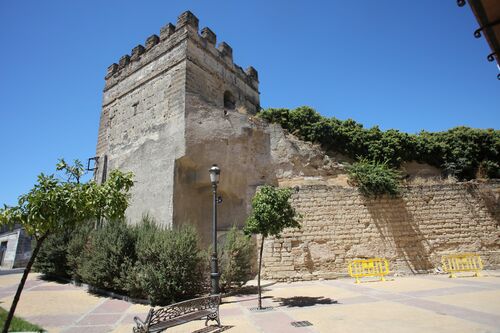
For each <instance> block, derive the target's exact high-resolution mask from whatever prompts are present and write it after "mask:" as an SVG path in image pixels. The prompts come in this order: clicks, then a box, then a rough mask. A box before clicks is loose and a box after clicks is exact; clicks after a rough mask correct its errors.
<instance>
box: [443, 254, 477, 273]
mask: <svg viewBox="0 0 500 333" xmlns="http://www.w3.org/2000/svg"><path fill="white" fill-rule="evenodd" d="M441 263H442V264H443V269H444V271H445V272H446V273H449V274H450V278H454V277H456V275H455V273H462V272H474V273H475V274H474V276H480V274H479V271H481V270H482V269H483V262H482V261H481V257H480V256H479V254H475V253H458V254H450V255H446V256H443V257H442V258H441Z"/></svg>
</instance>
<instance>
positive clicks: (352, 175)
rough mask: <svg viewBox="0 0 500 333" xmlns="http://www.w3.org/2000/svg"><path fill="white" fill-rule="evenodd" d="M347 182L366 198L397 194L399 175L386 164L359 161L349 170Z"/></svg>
mask: <svg viewBox="0 0 500 333" xmlns="http://www.w3.org/2000/svg"><path fill="white" fill-rule="evenodd" d="M348 173H349V180H350V182H351V183H352V184H354V185H356V186H358V187H359V190H360V191H361V193H363V194H364V195H366V196H375V197H376V196H379V195H382V194H390V195H397V194H398V193H399V178H400V176H399V173H398V172H397V171H396V170H394V169H392V168H390V167H389V166H388V165H387V163H379V162H374V161H368V160H366V159H361V160H359V161H358V162H356V163H354V164H353V165H352V166H351V167H350V168H349V169H348Z"/></svg>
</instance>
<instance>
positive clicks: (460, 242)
mask: <svg viewBox="0 0 500 333" xmlns="http://www.w3.org/2000/svg"><path fill="white" fill-rule="evenodd" d="M499 198H500V182H488V183H457V184H442V185H427V186H408V187H406V188H404V191H403V194H402V195H401V196H400V197H398V198H380V199H366V198H364V197H362V196H361V195H360V194H359V193H358V191H357V190H356V189H354V188H344V187H336V186H322V185H314V186H302V187H298V188H297V191H296V193H295V194H294V195H293V205H294V206H295V207H296V208H297V210H298V211H299V212H300V213H302V215H303V220H302V229H301V230H287V231H286V232H284V233H283V235H282V238H280V239H269V240H267V241H266V242H265V250H264V251H265V252H264V275H265V277H266V278H270V279H280V280H301V279H304V280H307V279H317V278H334V277H336V276H339V275H345V274H347V265H348V262H349V261H350V260H352V259H356V258H369V257H385V258H387V259H388V260H389V261H390V266H391V267H390V269H391V271H396V272H405V273H410V272H414V273H418V272H428V271H433V270H435V269H436V268H438V267H440V260H441V256H442V255H443V254H449V253H455V252H477V253H480V254H481V257H482V258H483V262H484V263H485V265H486V267H489V268H498V267H499V265H500V232H499V227H500V214H499V213H500V205H499V200H500V199H499Z"/></svg>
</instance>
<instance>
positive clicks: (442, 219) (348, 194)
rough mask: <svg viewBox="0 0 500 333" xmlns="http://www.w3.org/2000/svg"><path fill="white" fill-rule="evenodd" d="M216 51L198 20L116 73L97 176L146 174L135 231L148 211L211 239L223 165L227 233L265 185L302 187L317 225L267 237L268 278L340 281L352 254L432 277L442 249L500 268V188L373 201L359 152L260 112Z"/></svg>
mask: <svg viewBox="0 0 500 333" xmlns="http://www.w3.org/2000/svg"><path fill="white" fill-rule="evenodd" d="M216 45H217V35H216V34H215V32H213V31H212V30H211V29H210V28H203V29H201V31H200V32H199V21H198V18H196V16H194V15H193V14H192V13H191V12H185V13H183V14H181V15H180V16H179V17H178V20H177V23H176V25H173V24H171V23H169V24H167V25H165V26H164V27H163V28H161V30H160V32H159V35H152V36H150V37H148V38H147V39H146V41H145V44H144V45H137V46H135V47H133V49H132V51H131V54H129V55H124V56H123V57H121V58H120V60H119V61H118V62H117V63H113V64H112V65H111V66H109V68H108V71H107V74H106V77H105V85H104V93H103V101H102V111H101V118H100V123H99V134H98V140H97V148H96V156H97V157H98V163H97V170H96V171H95V175H94V176H95V179H96V180H97V181H99V182H101V181H103V180H104V179H105V178H106V176H107V175H108V174H109V172H110V171H111V170H113V169H120V170H122V171H132V172H133V173H134V182H135V184H134V187H133V188H132V192H131V194H132V197H131V202H130V206H129V208H128V209H127V212H126V214H127V219H128V221H129V222H130V223H137V222H139V221H140V220H141V218H142V216H144V215H145V214H147V215H149V216H150V217H152V218H154V220H155V221H156V222H157V223H159V224H161V225H163V226H165V227H172V226H173V227H175V226H180V225H192V226H194V227H195V228H196V230H197V232H198V234H199V235H200V239H201V243H202V245H203V246H205V245H207V244H209V243H210V236H211V212H212V207H211V205H212V188H211V184H210V180H209V175H208V169H209V168H210V166H211V165H212V164H218V165H219V167H220V168H221V170H222V171H221V181H220V184H219V187H218V194H219V195H221V196H222V198H223V203H222V204H221V205H219V206H218V207H219V208H218V212H219V214H218V232H219V233H220V234H219V235H221V234H223V232H224V231H225V230H227V229H229V228H230V227H231V226H232V225H237V226H240V227H241V226H243V225H244V223H245V220H246V218H247V216H248V215H249V213H250V210H251V199H252V197H253V195H254V194H255V191H256V189H257V188H258V186H261V185H263V184H273V185H280V186H291V187H296V186H298V189H299V191H298V192H297V193H296V194H295V195H294V199H293V200H294V205H295V206H296V207H297V209H298V210H299V211H300V212H301V213H302V214H303V215H304V219H303V228H302V230H288V231H286V232H285V233H284V234H283V238H281V239H276V240H275V239H269V240H267V241H266V250H265V261H264V265H265V266H264V270H265V275H266V277H267V278H271V279H279V280H298V279H306V280H307V279H315V278H328V277H335V276H338V275H339V274H345V272H346V265H347V263H348V261H349V260H350V259H354V258H364V257H372V256H383V257H386V258H387V259H389V260H390V262H391V267H392V269H393V270H396V271H402V272H408V271H413V272H421V271H428V270H431V269H433V268H435V267H437V266H439V260H440V256H441V254H444V253H449V252H460V251H474V252H479V253H480V254H481V255H482V256H483V259H484V260H485V263H486V264H487V266H488V267H497V266H498V265H499V264H500V258H499V256H498V252H499V251H498V250H499V240H498V239H499V233H498V225H499V217H498V216H499V215H498V206H499V205H498V196H499V184H498V183H495V182H490V183H484V184H476V185H472V184H469V183H467V184H456V185H446V184H442V185H429V186H412V187H408V188H406V189H405V191H404V193H403V195H402V196H401V197H399V198H382V199H364V198H363V197H361V196H360V195H359V194H358V191H357V190H356V189H354V188H350V187H348V183H347V176H346V171H345V167H344V164H343V163H341V162H344V161H346V159H345V157H342V156H340V155H335V156H332V157H329V156H328V155H326V154H325V153H324V151H323V150H322V149H321V147H320V146H318V145H315V144H312V143H308V142H304V141H301V140H298V139H297V138H296V137H294V136H293V135H291V134H289V133H287V132H286V131H285V130H283V129H282V128H281V127H280V126H279V125H276V124H268V123H266V122H265V121H263V120H261V119H259V118H258V117H256V116H255V115H256V113H257V112H258V111H259V109H260V100H259V91H258V87H259V81H258V73H257V71H256V70H255V69H254V68H253V67H249V68H247V69H246V70H243V69H242V68H241V67H240V66H238V65H236V64H235V63H234V62H233V50H232V48H231V47H230V46H229V45H228V44H227V43H225V42H221V43H219V44H218V46H216ZM407 169H408V170H407V172H408V173H409V174H411V173H415V174H416V175H419V176H426V175H430V176H433V175H434V174H435V173H436V172H438V171H439V170H437V171H436V170H430V169H429V170H427V169H426V171H425V172H423V174H422V166H420V165H408V166H407ZM413 169H415V170H417V171H418V172H420V174H419V173H418V172H417V171H415V170H413ZM419 170H420V171H419ZM321 184H323V185H321ZM334 185H335V186H334ZM338 185H342V186H338Z"/></svg>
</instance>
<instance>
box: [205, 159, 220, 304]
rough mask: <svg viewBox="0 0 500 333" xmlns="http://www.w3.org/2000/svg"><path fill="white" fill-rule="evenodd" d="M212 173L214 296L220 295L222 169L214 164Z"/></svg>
mask: <svg viewBox="0 0 500 333" xmlns="http://www.w3.org/2000/svg"><path fill="white" fill-rule="evenodd" d="M208 172H209V173H210V182H211V183H212V193H213V208H212V241H213V252H212V257H211V258H210V272H211V273H210V278H211V281H212V295H215V294H218V293H219V277H220V275H219V263H218V260H217V204H218V202H219V200H218V199H217V184H218V183H219V176H220V169H219V167H218V166H217V165H216V164H214V165H212V167H211V168H210V170H208Z"/></svg>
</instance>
